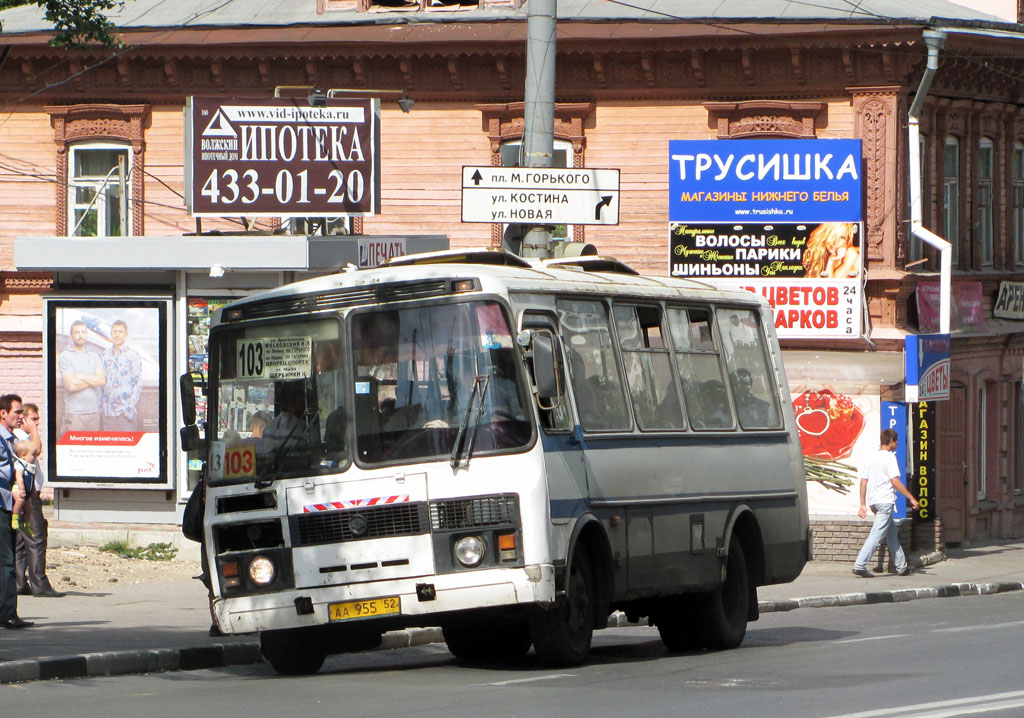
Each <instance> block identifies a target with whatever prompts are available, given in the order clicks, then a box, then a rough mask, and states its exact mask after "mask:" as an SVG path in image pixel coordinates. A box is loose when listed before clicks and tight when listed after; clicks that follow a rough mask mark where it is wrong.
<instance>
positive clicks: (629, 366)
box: [613, 305, 686, 431]
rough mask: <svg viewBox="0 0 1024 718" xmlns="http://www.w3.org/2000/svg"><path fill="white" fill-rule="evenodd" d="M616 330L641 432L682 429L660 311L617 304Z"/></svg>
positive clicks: (680, 408)
mask: <svg viewBox="0 0 1024 718" xmlns="http://www.w3.org/2000/svg"><path fill="white" fill-rule="evenodd" d="M613 311H614V314H615V328H616V330H617V331H618V335H619V348H620V349H621V351H622V363H623V368H624V369H625V372H626V381H627V383H628V385H629V394H630V397H631V398H632V400H633V411H634V412H635V414H636V421H637V425H638V426H639V427H640V430H641V431H645V430H647V431H650V430H658V429H684V428H686V422H685V420H684V419H683V410H682V407H681V406H680V403H679V394H678V392H677V391H676V382H675V377H674V371H673V370H672V359H671V357H670V356H669V351H668V345H667V343H666V341H665V339H664V337H663V336H662V328H661V308H660V307H653V306H631V305H616V306H615V308H614V310H613Z"/></svg>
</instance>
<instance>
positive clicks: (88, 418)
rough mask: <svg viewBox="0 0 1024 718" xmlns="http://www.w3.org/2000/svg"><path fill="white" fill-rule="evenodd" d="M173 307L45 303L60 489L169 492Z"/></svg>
mask: <svg viewBox="0 0 1024 718" xmlns="http://www.w3.org/2000/svg"><path fill="white" fill-rule="evenodd" d="M168 312H169V309H168V302H167V301H166V300H162V299H152V300H138V301H136V300H115V299H111V300H100V299H96V300H93V299H82V300H74V299H51V300H48V301H47V302H46V318H47V325H46V326H47V351H46V362H47V382H48V414H49V417H48V423H47V437H48V457H49V459H48V460H49V472H50V473H49V476H48V479H49V481H50V483H52V484H53V485H54V486H61V485H64V486H68V485H70V486H83V485H111V484H114V485H118V486H129V485H138V486H141V487H146V488H153V486H154V485H157V486H162V485H169V475H168V469H167V452H166V449H165V446H166V428H165V427H166V419H167V400H166V382H167V366H166V357H167V356H168V349H167V331H168V330H167V317H168Z"/></svg>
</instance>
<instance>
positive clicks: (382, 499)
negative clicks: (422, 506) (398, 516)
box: [302, 494, 409, 514]
mask: <svg viewBox="0 0 1024 718" xmlns="http://www.w3.org/2000/svg"><path fill="white" fill-rule="evenodd" d="M408 500H409V494H398V495H397V496H375V497H374V498H372V499H348V500H345V501H329V502H327V503H325V504H307V505H305V506H303V507H302V513H304V514H313V513H317V512H319V511H337V510H338V509H357V508H359V507H361V506H380V505H382V504H400V503H403V502H406V501H408Z"/></svg>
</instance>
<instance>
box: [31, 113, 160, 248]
mask: <svg viewBox="0 0 1024 718" xmlns="http://www.w3.org/2000/svg"><path fill="white" fill-rule="evenodd" d="M44 111H45V112H46V113H47V114H49V115H50V124H51V125H52V126H53V132H54V136H53V141H54V144H56V145H57V207H56V234H57V236H67V233H68V229H69V227H68V189H69V186H70V185H69V179H70V178H69V176H68V157H69V156H70V152H69V147H70V145H71V144H72V143H75V142H103V141H107V142H123V143H127V144H128V145H130V146H131V150H132V167H133V168H134V172H136V173H137V177H136V178H133V181H132V183H131V208H132V210H131V213H132V218H131V235H132V236H135V237H138V236H142V235H143V234H144V230H145V225H144V216H145V213H144V212H143V206H144V204H143V203H144V201H145V182H144V181H143V177H145V173H144V169H145V165H144V162H143V157H144V155H145V141H144V140H143V135H144V133H145V125H146V123H147V121H148V119H149V111H150V106H149V105H112V104H89V105H56V106H50V107H45V108H44Z"/></svg>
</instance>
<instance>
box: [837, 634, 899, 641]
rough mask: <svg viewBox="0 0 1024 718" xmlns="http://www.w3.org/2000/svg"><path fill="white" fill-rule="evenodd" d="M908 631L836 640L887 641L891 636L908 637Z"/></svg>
mask: <svg viewBox="0 0 1024 718" xmlns="http://www.w3.org/2000/svg"><path fill="white" fill-rule="evenodd" d="M906 637H907V634H906V633H894V634H892V635H891V636H871V637H869V638H847V639H846V640H843V641H836V643H863V642H864V641H885V640H888V639H890V638H906Z"/></svg>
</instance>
